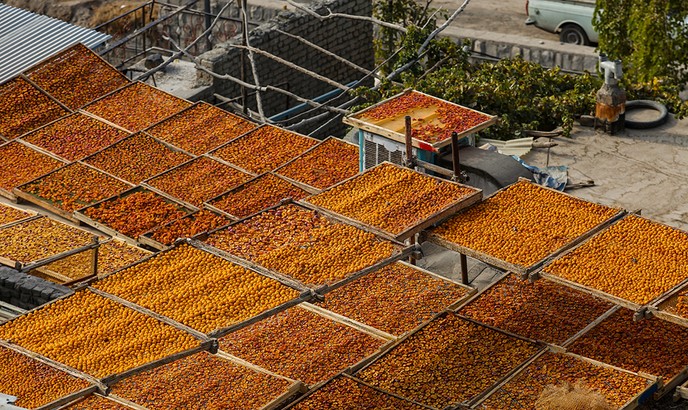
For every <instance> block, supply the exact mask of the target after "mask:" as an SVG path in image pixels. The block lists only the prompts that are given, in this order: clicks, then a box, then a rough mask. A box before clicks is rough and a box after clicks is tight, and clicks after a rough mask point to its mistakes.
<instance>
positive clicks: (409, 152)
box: [404, 115, 413, 168]
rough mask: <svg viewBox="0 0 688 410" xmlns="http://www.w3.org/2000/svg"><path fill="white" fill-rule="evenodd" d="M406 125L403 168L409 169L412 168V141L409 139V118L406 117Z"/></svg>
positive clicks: (408, 116) (410, 131)
mask: <svg viewBox="0 0 688 410" xmlns="http://www.w3.org/2000/svg"><path fill="white" fill-rule="evenodd" d="M404 120H405V124H406V143H405V145H406V164H404V165H405V166H407V167H409V168H411V167H412V166H413V140H412V138H411V133H412V130H411V116H410V115H407V116H406V118H404Z"/></svg>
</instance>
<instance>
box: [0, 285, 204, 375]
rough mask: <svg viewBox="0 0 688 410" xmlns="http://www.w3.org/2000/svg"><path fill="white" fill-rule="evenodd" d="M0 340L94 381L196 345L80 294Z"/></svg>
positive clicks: (2, 331) (15, 323) (2, 329)
mask: <svg viewBox="0 0 688 410" xmlns="http://www.w3.org/2000/svg"><path fill="white" fill-rule="evenodd" d="M0 339H3V340H11V341H12V342H13V343H15V344H17V345H19V346H22V347H24V348H26V349H29V350H31V351H33V352H36V353H38V354H42V355H44V356H46V357H48V358H50V359H52V360H55V361H57V362H60V363H64V364H66V365H68V366H71V367H73V368H75V369H78V370H81V371H83V372H85V373H88V374H90V375H92V376H94V377H97V378H103V377H105V376H108V375H111V374H116V373H121V372H123V371H126V370H129V369H132V368H134V367H138V366H141V365H143V364H146V363H150V362H152V361H154V360H158V359H162V358H164V357H167V356H170V355H173V354H175V353H179V352H181V351H183V350H187V349H191V348H193V347H196V346H199V344H200V342H199V341H198V340H196V339H194V338H193V337H192V336H191V335H189V334H187V333H184V332H182V331H181V330H177V329H175V328H173V327H172V326H169V325H166V324H164V323H162V322H160V321H158V320H156V319H154V318H152V317H150V316H146V315H144V314H143V313H139V312H136V311H134V310H132V309H129V308H127V307H125V306H123V305H119V304H117V303H115V302H113V301H111V300H109V299H106V298H104V297H102V296H98V295H96V294H94V293H92V292H90V291H85V290H84V291H79V292H76V293H75V294H74V295H72V296H70V297H68V298H65V299H61V300H58V301H56V302H53V303H51V304H49V305H47V306H46V307H44V308H42V309H39V310H36V311H33V313H31V314H29V315H24V316H19V317H18V318H16V319H14V320H12V321H11V322H7V323H5V324H4V325H2V326H0Z"/></svg>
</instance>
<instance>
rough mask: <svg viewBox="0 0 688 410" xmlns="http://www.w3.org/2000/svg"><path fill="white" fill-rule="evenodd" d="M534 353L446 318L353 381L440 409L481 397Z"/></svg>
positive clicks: (495, 334) (511, 339)
mask: <svg viewBox="0 0 688 410" xmlns="http://www.w3.org/2000/svg"><path fill="white" fill-rule="evenodd" d="M538 350H539V348H538V346H537V345H534V344H531V343H528V342H525V341H523V340H520V339H516V338H514V337H511V336H507V335H506V334H504V333H500V332H497V331H495V330H492V329H489V328H487V327H484V326H480V325H478V324H475V323H473V322H470V321H467V320H465V319H462V318H460V317H458V316H456V315H454V314H452V313H448V314H446V315H445V316H441V317H438V318H436V319H434V320H433V321H432V322H430V323H429V324H428V325H426V326H425V327H424V328H422V329H421V330H420V331H418V332H416V333H414V334H413V335H411V336H410V337H409V338H408V339H406V340H404V341H403V342H401V343H400V344H398V345H397V346H395V347H394V348H393V349H392V350H390V351H389V352H387V353H386V354H385V355H384V356H382V357H381V358H379V359H378V360H376V361H375V362H374V363H373V364H371V365H370V366H369V367H367V368H365V369H363V370H362V371H360V372H358V373H357V374H356V376H357V377H359V378H360V379H361V380H363V381H364V382H367V383H370V384H371V385H373V386H375V387H378V388H380V389H382V390H385V391H389V392H391V393H395V394H398V395H400V396H402V397H405V398H408V399H411V400H414V401H417V402H419V403H422V404H425V405H428V406H431V407H435V408H438V409H443V408H445V407H446V406H449V405H452V404H457V403H461V402H464V401H466V400H470V399H472V398H473V397H475V396H477V395H478V394H480V393H482V392H483V391H485V390H486V389H488V388H489V387H491V386H492V385H493V384H495V383H496V382H497V381H499V380H500V379H501V378H502V377H504V376H506V375H507V374H508V373H509V372H511V371H512V370H513V369H515V368H516V367H517V366H518V365H520V364H521V363H523V362H525V361H526V360H527V359H529V358H530V357H532V356H533V355H534V354H535V353H536V352H537V351H538Z"/></svg>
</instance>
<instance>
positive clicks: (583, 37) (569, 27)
mask: <svg viewBox="0 0 688 410" xmlns="http://www.w3.org/2000/svg"><path fill="white" fill-rule="evenodd" d="M559 40H560V41H561V42H562V43H567V44H578V45H581V46H588V45H590V40H588V35H587V34H585V30H583V29H582V28H581V27H580V26H578V25H576V24H565V25H564V26H563V27H562V28H561V31H560V32H559Z"/></svg>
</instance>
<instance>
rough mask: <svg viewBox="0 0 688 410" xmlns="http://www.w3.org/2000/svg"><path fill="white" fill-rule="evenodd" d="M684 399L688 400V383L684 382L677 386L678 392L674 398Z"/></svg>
mask: <svg viewBox="0 0 688 410" xmlns="http://www.w3.org/2000/svg"><path fill="white" fill-rule="evenodd" d="M678 399H683V400H688V385H686V384H683V385H681V386H678V387H677V388H676V394H675V395H674V400H678Z"/></svg>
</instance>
